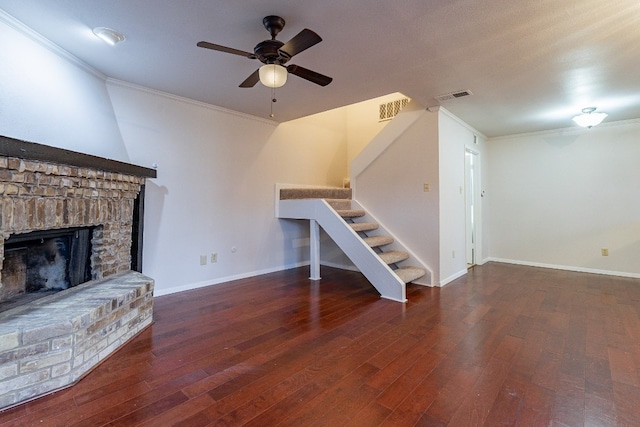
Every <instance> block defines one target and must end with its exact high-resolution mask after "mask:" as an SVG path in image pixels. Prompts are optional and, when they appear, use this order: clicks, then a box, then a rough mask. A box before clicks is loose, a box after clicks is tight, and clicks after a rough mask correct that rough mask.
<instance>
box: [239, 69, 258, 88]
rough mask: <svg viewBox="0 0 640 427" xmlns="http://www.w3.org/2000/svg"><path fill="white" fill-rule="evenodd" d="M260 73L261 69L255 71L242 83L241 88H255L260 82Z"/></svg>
mask: <svg viewBox="0 0 640 427" xmlns="http://www.w3.org/2000/svg"><path fill="white" fill-rule="evenodd" d="M259 71H260V70H259V69H258V70H255V71H254V72H253V73H252V74H251V75H250V76H249V77H247V78H246V79H245V80H244V81H243V82H242V83H240V87H254V86H255V85H256V83H258V82H259V81H260V73H259Z"/></svg>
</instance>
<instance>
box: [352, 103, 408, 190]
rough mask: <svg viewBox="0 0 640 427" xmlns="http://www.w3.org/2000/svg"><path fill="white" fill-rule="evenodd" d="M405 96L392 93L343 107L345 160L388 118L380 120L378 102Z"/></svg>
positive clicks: (353, 155)
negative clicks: (345, 132) (345, 120)
mask: <svg viewBox="0 0 640 427" xmlns="http://www.w3.org/2000/svg"><path fill="white" fill-rule="evenodd" d="M402 98H405V96H404V95H403V94H401V93H392V94H389V95H385V96H380V97H378V98H374V99H370V100H367V101H363V102H358V103H356V104H352V105H348V106H346V107H344V108H345V109H346V113H347V144H348V146H347V162H348V164H351V161H352V160H353V159H355V158H356V156H357V155H358V154H359V153H360V152H361V151H362V149H363V148H364V147H366V146H367V144H369V142H371V140H372V139H373V138H374V137H375V136H376V135H377V134H378V133H380V131H381V130H382V129H384V127H385V126H386V125H387V124H388V123H390V120H386V121H382V122H381V121H380V120H379V118H380V104H385V103H387V102H391V101H395V100H397V99H402ZM345 178H347V177H345Z"/></svg>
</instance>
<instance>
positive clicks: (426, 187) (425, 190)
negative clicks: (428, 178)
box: [423, 182, 429, 193]
mask: <svg viewBox="0 0 640 427" xmlns="http://www.w3.org/2000/svg"><path fill="white" fill-rule="evenodd" d="M423 188H424V192H425V193H428V192H429V184H427V183H426V182H425V184H424V187H423Z"/></svg>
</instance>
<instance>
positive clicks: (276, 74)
mask: <svg viewBox="0 0 640 427" xmlns="http://www.w3.org/2000/svg"><path fill="white" fill-rule="evenodd" d="M262 24H263V25H264V27H265V28H266V29H267V31H269V34H271V40H264V41H262V42H260V43H258V44H257V45H256V46H255V47H254V48H253V53H251V52H245V51H243V50H238V49H234V48H231V47H226V46H221V45H218V44H215V43H209V42H205V41H201V42H198V44H197V45H198V47H203V48H206V49H212V50H217V51H219V52H226V53H231V54H234V55H240V56H244V57H246V58H249V59H258V60H259V61H260V62H262V63H263V64H265V65H263V66H261V67H260V68H259V69H257V70H256V71H254V72H253V73H252V74H251V75H250V76H249V77H247V78H246V79H245V80H244V81H243V82H242V83H240V87H253V86H255V84H256V83H258V82H259V81H260V82H262V83H263V84H264V85H265V86H268V87H279V86H282V85H283V84H284V82H286V76H287V73H291V74H293V75H296V76H298V77H302V78H303V79H305V80H308V81H310V82H312V83H315V84H318V85H320V86H326V85H328V84H329V83H331V81H332V80H333V79H332V78H331V77H328V76H325V75H323V74H320V73H317V72H315V71H311V70H309V69H307V68H303V67H301V66H299V65H293V64H289V65H287V66H285V65H284V64H286V63H287V62H289V60H290V59H291V58H292V57H293V56H295V55H297V54H299V53H300V52H302V51H304V50H306V49H309V48H310V47H311V46H313V45H316V44H318V43H320V42H321V41H322V38H321V37H320V36H319V35H318V34H316V33H315V32H313V31H311V30H309V29H307V28H305V29H304V30H302V31H300V32H299V33H298V34H297V35H296V36H295V37H293V38H292V39H291V40H289V41H288V42H286V43H283V42H281V41H280V40H276V36H277V35H278V33H279V32H280V31H282V29H283V28H284V24H285V22H284V19H282V18H281V17H279V16H273V15H270V16H267V17H265V18H264V19H263V20H262ZM276 79H279V80H277V81H276Z"/></svg>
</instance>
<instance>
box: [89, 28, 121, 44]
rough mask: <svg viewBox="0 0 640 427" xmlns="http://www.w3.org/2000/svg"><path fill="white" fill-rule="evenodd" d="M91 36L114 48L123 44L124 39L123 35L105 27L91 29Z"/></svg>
mask: <svg viewBox="0 0 640 427" xmlns="http://www.w3.org/2000/svg"><path fill="white" fill-rule="evenodd" d="M93 34H95V35H96V36H97V37H99V38H100V39H102V40H103V41H104V42H105V43H107V44H109V45H111V46H115V45H116V44H118V43H120V42H123V41H124V39H125V37H124V34H122V33H119V32H117V31H116V30H112V29H111V28H106V27H96V28H94V29H93Z"/></svg>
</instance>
